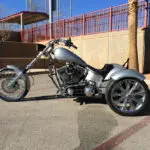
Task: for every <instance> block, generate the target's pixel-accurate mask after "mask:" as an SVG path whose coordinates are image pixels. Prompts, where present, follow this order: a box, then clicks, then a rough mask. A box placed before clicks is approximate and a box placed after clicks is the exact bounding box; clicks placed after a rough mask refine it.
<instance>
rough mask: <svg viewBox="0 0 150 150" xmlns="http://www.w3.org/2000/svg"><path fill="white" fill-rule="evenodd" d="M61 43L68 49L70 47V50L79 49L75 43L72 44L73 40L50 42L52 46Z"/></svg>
mask: <svg viewBox="0 0 150 150" xmlns="http://www.w3.org/2000/svg"><path fill="white" fill-rule="evenodd" d="M60 42H62V43H64V44H65V46H67V47H69V48H70V47H73V48H74V49H77V46H75V45H74V44H73V42H71V40H65V39H57V40H53V41H50V42H48V43H49V44H51V45H54V44H59V43H60Z"/></svg>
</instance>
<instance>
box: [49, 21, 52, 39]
mask: <svg viewBox="0 0 150 150" xmlns="http://www.w3.org/2000/svg"><path fill="white" fill-rule="evenodd" d="M49 33H50V40H51V39H52V23H50V24H49Z"/></svg>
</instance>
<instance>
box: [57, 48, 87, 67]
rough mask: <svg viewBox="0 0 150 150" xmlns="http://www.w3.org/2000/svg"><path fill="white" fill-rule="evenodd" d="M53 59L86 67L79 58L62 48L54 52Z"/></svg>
mask: <svg viewBox="0 0 150 150" xmlns="http://www.w3.org/2000/svg"><path fill="white" fill-rule="evenodd" d="M54 58H55V59H56V60H60V61H66V62H74V63H76V64H79V65H81V66H87V64H86V63H85V62H84V61H83V60H82V59H81V58H80V57H79V56H77V55H76V54H74V53H72V52H71V51H69V50H67V49H66V48H62V47H59V48H56V49H55V50H54Z"/></svg>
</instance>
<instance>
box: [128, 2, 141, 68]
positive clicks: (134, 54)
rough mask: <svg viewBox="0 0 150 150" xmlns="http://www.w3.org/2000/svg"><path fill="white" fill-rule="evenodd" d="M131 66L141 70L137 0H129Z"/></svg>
mask: <svg viewBox="0 0 150 150" xmlns="http://www.w3.org/2000/svg"><path fill="white" fill-rule="evenodd" d="M128 3H129V10H128V29H129V68H130V69H134V70H136V71H139V63H138V51H137V11H138V3H137V0H128Z"/></svg>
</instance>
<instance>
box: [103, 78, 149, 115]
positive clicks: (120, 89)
mask: <svg viewBox="0 0 150 150" xmlns="http://www.w3.org/2000/svg"><path fill="white" fill-rule="evenodd" d="M148 91H149V90H148V86H147V84H146V83H145V82H144V81H141V80H139V79H136V78H124V79H121V80H119V81H111V83H110V85H109V86H108V87H107V90H106V95H105V96H106V101H107V103H108V105H109V106H110V108H111V109H112V110H114V111H115V112H116V113H118V114H120V115H123V116H135V115H139V114H141V113H142V112H143V111H144V109H145V107H146V105H147V103H148Z"/></svg>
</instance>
